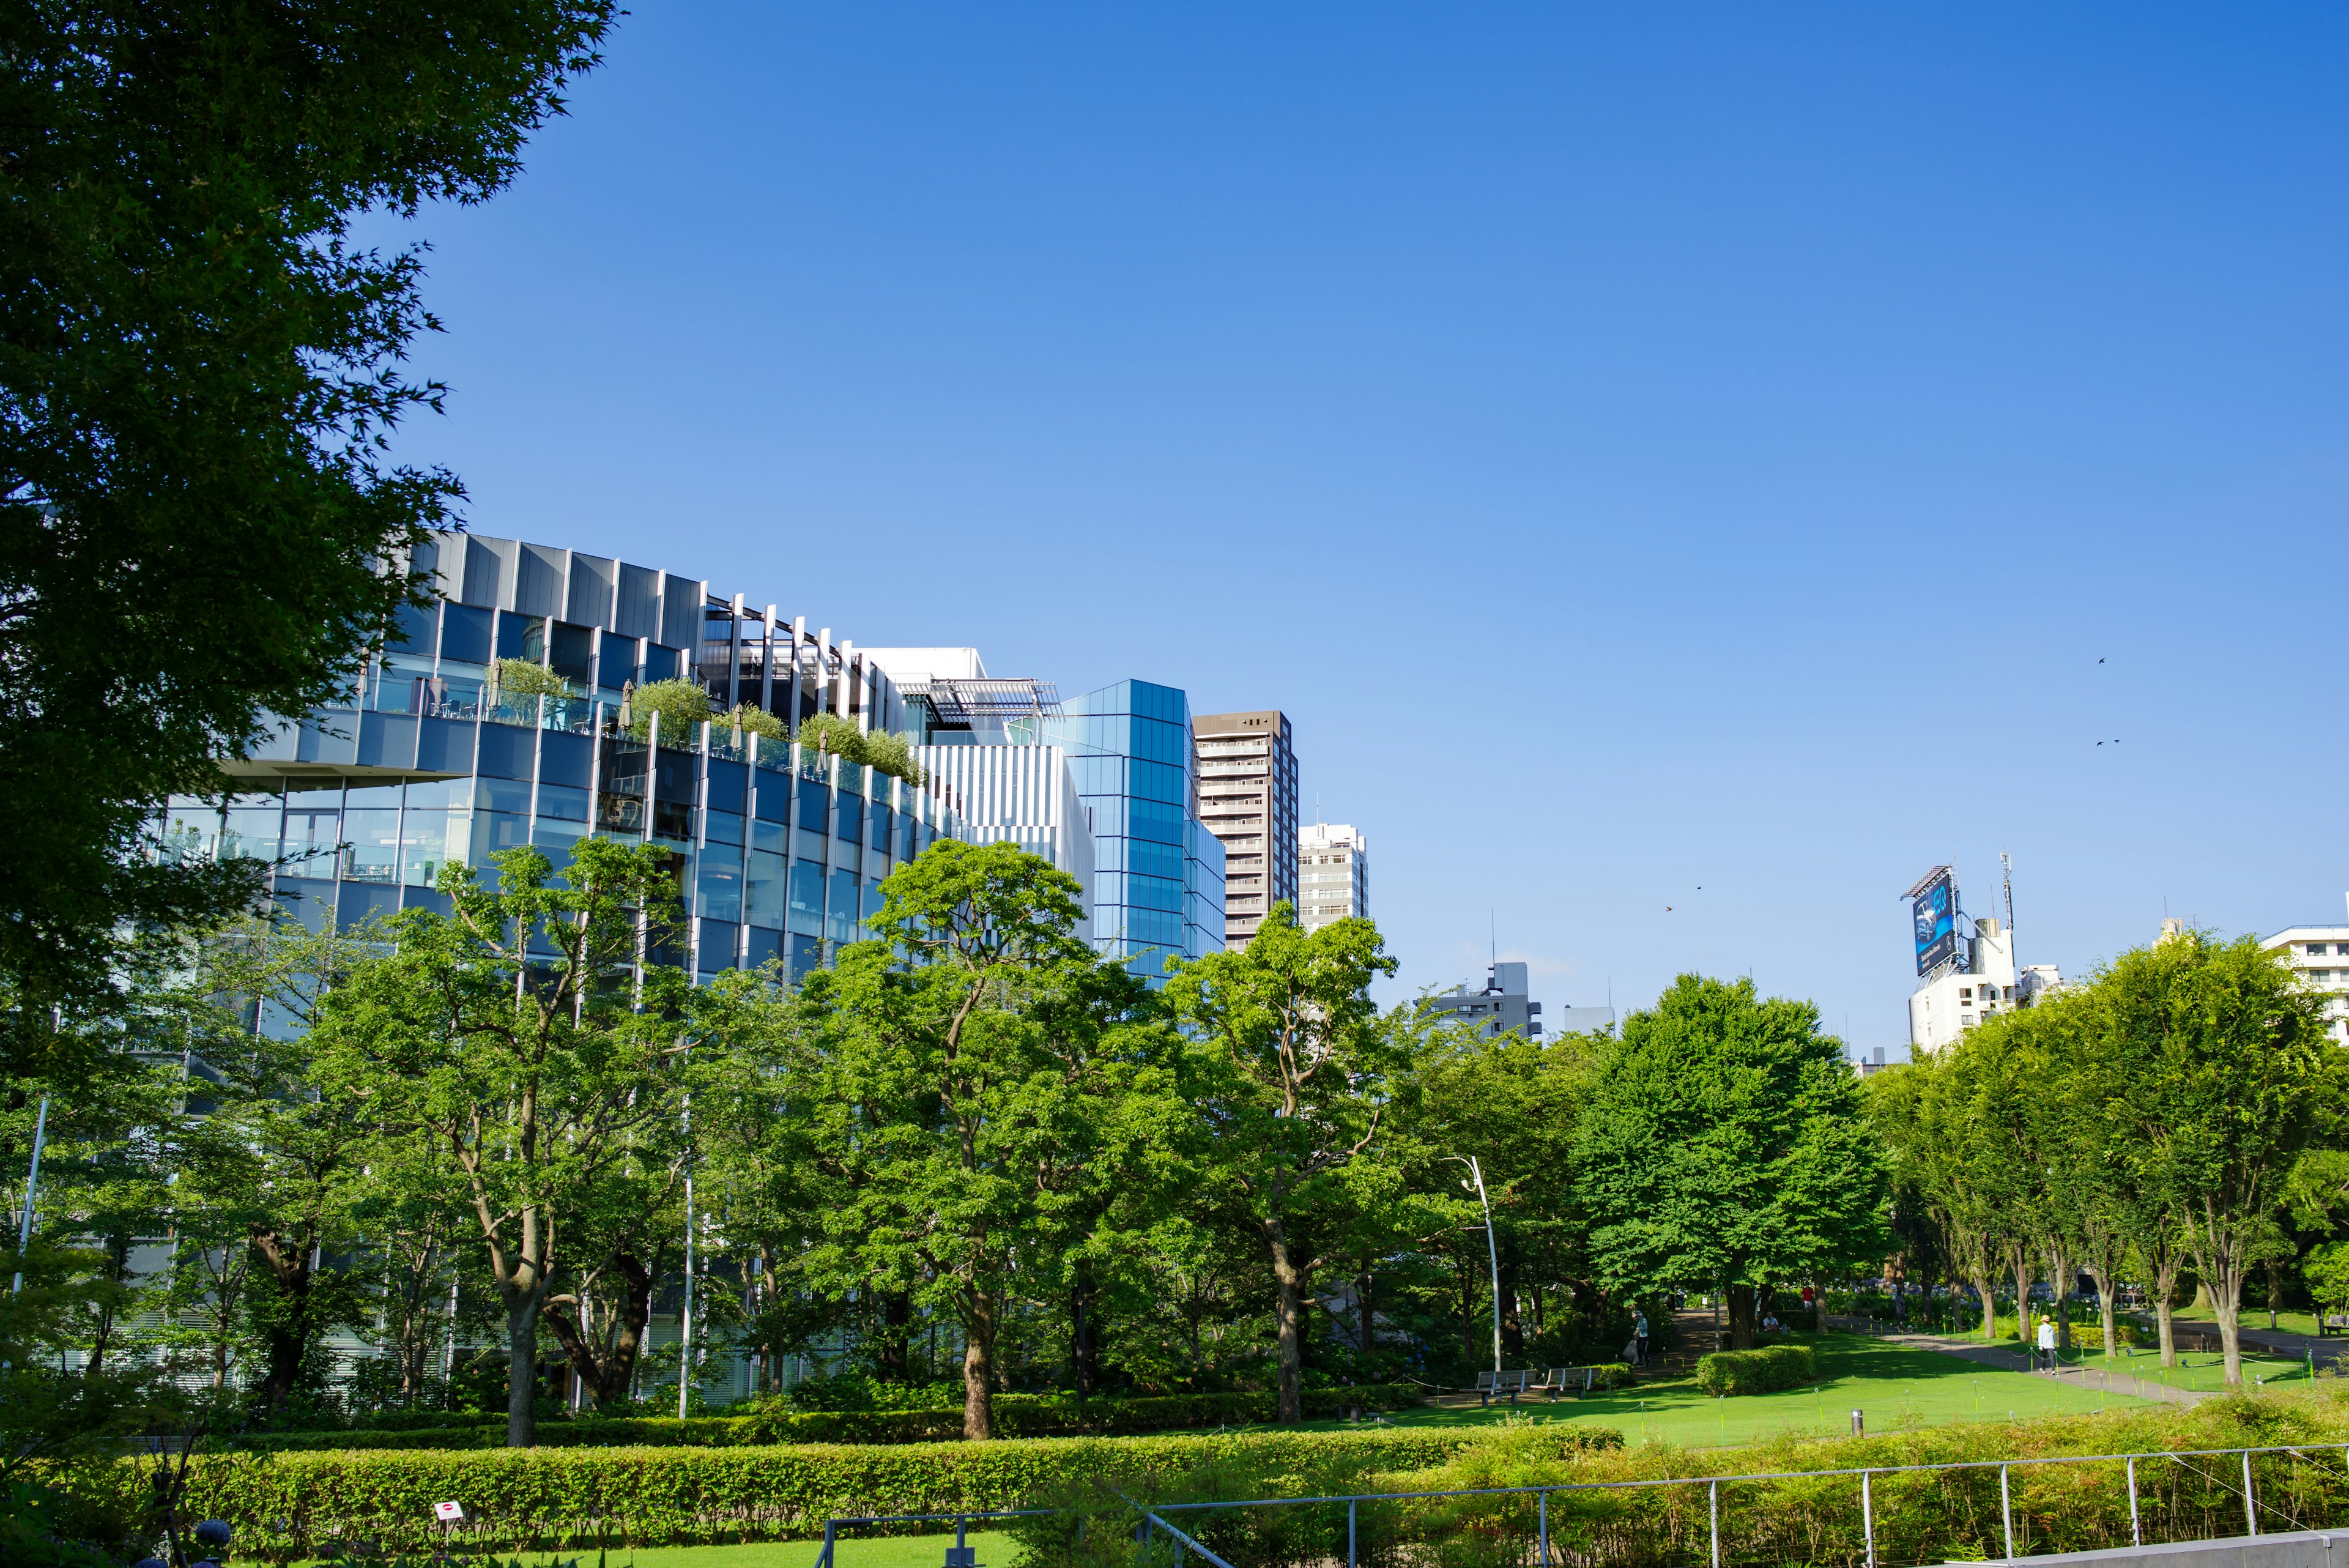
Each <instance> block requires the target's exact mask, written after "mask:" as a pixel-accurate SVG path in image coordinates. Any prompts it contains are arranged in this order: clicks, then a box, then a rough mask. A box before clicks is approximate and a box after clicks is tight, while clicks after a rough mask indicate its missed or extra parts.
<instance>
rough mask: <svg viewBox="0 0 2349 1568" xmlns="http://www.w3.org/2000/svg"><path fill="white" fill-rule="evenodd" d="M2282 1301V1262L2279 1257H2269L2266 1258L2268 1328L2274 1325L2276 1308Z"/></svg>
mask: <svg viewBox="0 0 2349 1568" xmlns="http://www.w3.org/2000/svg"><path fill="white" fill-rule="evenodd" d="M2282 1301H2283V1262H2282V1260H2281V1259H2278V1258H2274V1257H2271V1258H2269V1259H2268V1326H2269V1327H2270V1328H2273V1327H2275V1326H2276V1308H2277V1307H2278V1306H2279V1305H2281V1304H2282Z"/></svg>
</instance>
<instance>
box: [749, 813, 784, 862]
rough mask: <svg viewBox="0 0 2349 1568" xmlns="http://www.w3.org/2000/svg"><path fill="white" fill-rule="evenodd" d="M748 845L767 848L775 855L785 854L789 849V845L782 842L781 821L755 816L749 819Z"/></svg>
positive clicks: (754, 847)
mask: <svg viewBox="0 0 2349 1568" xmlns="http://www.w3.org/2000/svg"><path fill="white" fill-rule="evenodd" d="M750 847H751V848H753V849H764V850H768V851H771V852H772V853H773V854H776V855H782V854H786V853H788V852H789V851H790V849H791V846H790V845H788V844H786V843H785V842H783V825H782V824H781V823H780V822H766V821H762V820H761V819H760V818H757V817H753V818H751V820H750Z"/></svg>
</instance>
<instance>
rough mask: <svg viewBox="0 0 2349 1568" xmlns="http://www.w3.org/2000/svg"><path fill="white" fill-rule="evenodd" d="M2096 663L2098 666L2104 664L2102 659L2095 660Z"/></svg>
mask: <svg viewBox="0 0 2349 1568" xmlns="http://www.w3.org/2000/svg"><path fill="white" fill-rule="evenodd" d="M2096 662H2097V663H2099V664H2102V663H2103V662H2104V660H2103V659H2098V660H2096Z"/></svg>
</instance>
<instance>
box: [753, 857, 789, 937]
mask: <svg viewBox="0 0 2349 1568" xmlns="http://www.w3.org/2000/svg"><path fill="white" fill-rule="evenodd" d="M787 880H788V877H787V873H786V870H785V867H784V863H783V857H781V856H780V855H769V854H766V853H764V852H763V851H761V850H757V849H753V850H752V851H750V871H749V873H748V876H747V878H746V880H745V883H744V887H743V899H742V903H743V911H742V918H743V919H746V920H748V921H750V924H752V925H754V926H766V927H768V928H770V929H774V930H781V929H782V928H783V908H784V904H785V902H786V901H787V898H788V897H789V889H788V888H786V886H785V883H786V881H787Z"/></svg>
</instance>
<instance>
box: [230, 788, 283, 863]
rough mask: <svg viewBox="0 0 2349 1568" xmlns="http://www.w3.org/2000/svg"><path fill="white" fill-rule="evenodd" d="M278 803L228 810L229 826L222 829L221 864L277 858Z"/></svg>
mask: <svg viewBox="0 0 2349 1568" xmlns="http://www.w3.org/2000/svg"><path fill="white" fill-rule="evenodd" d="M278 815H279V814H278V809H277V803H276V802H275V801H274V800H273V801H271V802H270V803H269V804H268V805H239V806H232V807H230V808H229V813H228V822H227V825H226V826H223V827H222V829H221V838H220V857H221V858H222V859H223V860H234V859H246V860H274V859H275V858H276V857H277V824H278Z"/></svg>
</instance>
